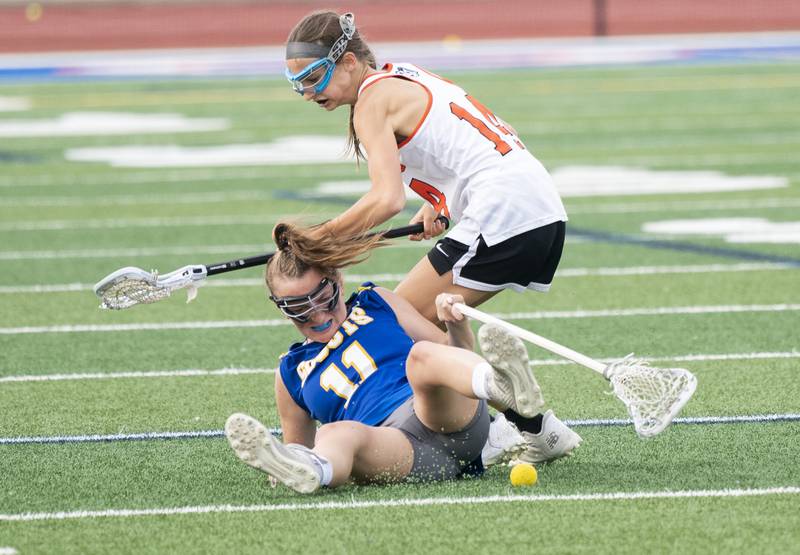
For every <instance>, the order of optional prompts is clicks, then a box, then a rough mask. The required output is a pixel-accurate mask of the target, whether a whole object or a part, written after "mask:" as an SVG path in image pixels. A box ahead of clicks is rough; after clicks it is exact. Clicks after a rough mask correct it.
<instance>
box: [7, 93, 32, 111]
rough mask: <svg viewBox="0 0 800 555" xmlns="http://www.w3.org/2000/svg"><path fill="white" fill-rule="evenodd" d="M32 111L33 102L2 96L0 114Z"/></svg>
mask: <svg viewBox="0 0 800 555" xmlns="http://www.w3.org/2000/svg"><path fill="white" fill-rule="evenodd" d="M30 109H31V101H30V100H28V99H27V98H24V97H21V96H0V112H24V111H25V110H30Z"/></svg>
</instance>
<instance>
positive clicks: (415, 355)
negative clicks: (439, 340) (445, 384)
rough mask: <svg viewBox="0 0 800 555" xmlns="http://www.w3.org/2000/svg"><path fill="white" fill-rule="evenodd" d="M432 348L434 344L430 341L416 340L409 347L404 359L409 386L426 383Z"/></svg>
mask: <svg viewBox="0 0 800 555" xmlns="http://www.w3.org/2000/svg"><path fill="white" fill-rule="evenodd" d="M434 349H435V344H434V343H431V342H430V341H418V342H416V343H414V346H413V347H411V351H409V353H408V358H407V359H406V376H408V381H409V383H410V384H411V387H414V386H421V385H424V384H425V383H426V377H427V376H428V374H429V370H428V369H429V367H430V365H431V361H432V358H433V350H434Z"/></svg>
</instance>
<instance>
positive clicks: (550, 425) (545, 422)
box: [512, 410, 583, 464]
mask: <svg viewBox="0 0 800 555" xmlns="http://www.w3.org/2000/svg"><path fill="white" fill-rule="evenodd" d="M522 437H524V438H525V444H526V449H525V451H523V452H522V453H521V454H520V455H519V458H518V459H517V460H516V461H513V462H512V464H514V463H517V462H526V463H543V462H550V461H554V460H556V459H560V458H561V457H566V456H571V455H572V453H573V451H574V450H575V449H577V448H578V446H579V445H580V444H581V442H582V441H583V438H581V436H579V435H578V434H577V433H575V432H573V431H572V430H570V429H569V427H568V426H567V425H566V424H564V423H563V422H562V421H561V420H559V419H558V418H557V417H556V415H555V414H553V411H552V410H548V411H547V412H546V413H544V417H543V418H542V430H541V431H540V432H539V433H538V434H532V433H530V432H522Z"/></svg>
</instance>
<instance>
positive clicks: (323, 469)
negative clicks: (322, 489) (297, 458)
mask: <svg viewBox="0 0 800 555" xmlns="http://www.w3.org/2000/svg"><path fill="white" fill-rule="evenodd" d="M314 462H315V463H317V464H315V465H314V467H315V468H316V470H318V471H319V474H320V476H319V483H320V485H322V486H327V485H329V484H330V483H331V480H333V465H332V464H331V462H330V461H329V460H328V459H326V458H325V457H323V456H322V455H319V454H317V453H314Z"/></svg>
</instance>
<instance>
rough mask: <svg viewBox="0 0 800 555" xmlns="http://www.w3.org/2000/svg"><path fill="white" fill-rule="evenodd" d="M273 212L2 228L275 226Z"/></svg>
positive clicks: (39, 223)
mask: <svg viewBox="0 0 800 555" xmlns="http://www.w3.org/2000/svg"><path fill="white" fill-rule="evenodd" d="M275 222H276V217H275V216H274V215H270V214H263V215H262V214H255V215H249V216H248V215H244V214H229V215H216V216H193V217H175V218H170V217H163V218H105V219H97V220H30V221H20V222H4V223H2V224H0V231H63V230H65V229H120V228H125V229H127V228H137V227H154V228H162V227H205V226H229V225H268V224H269V225H273V224H275Z"/></svg>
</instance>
